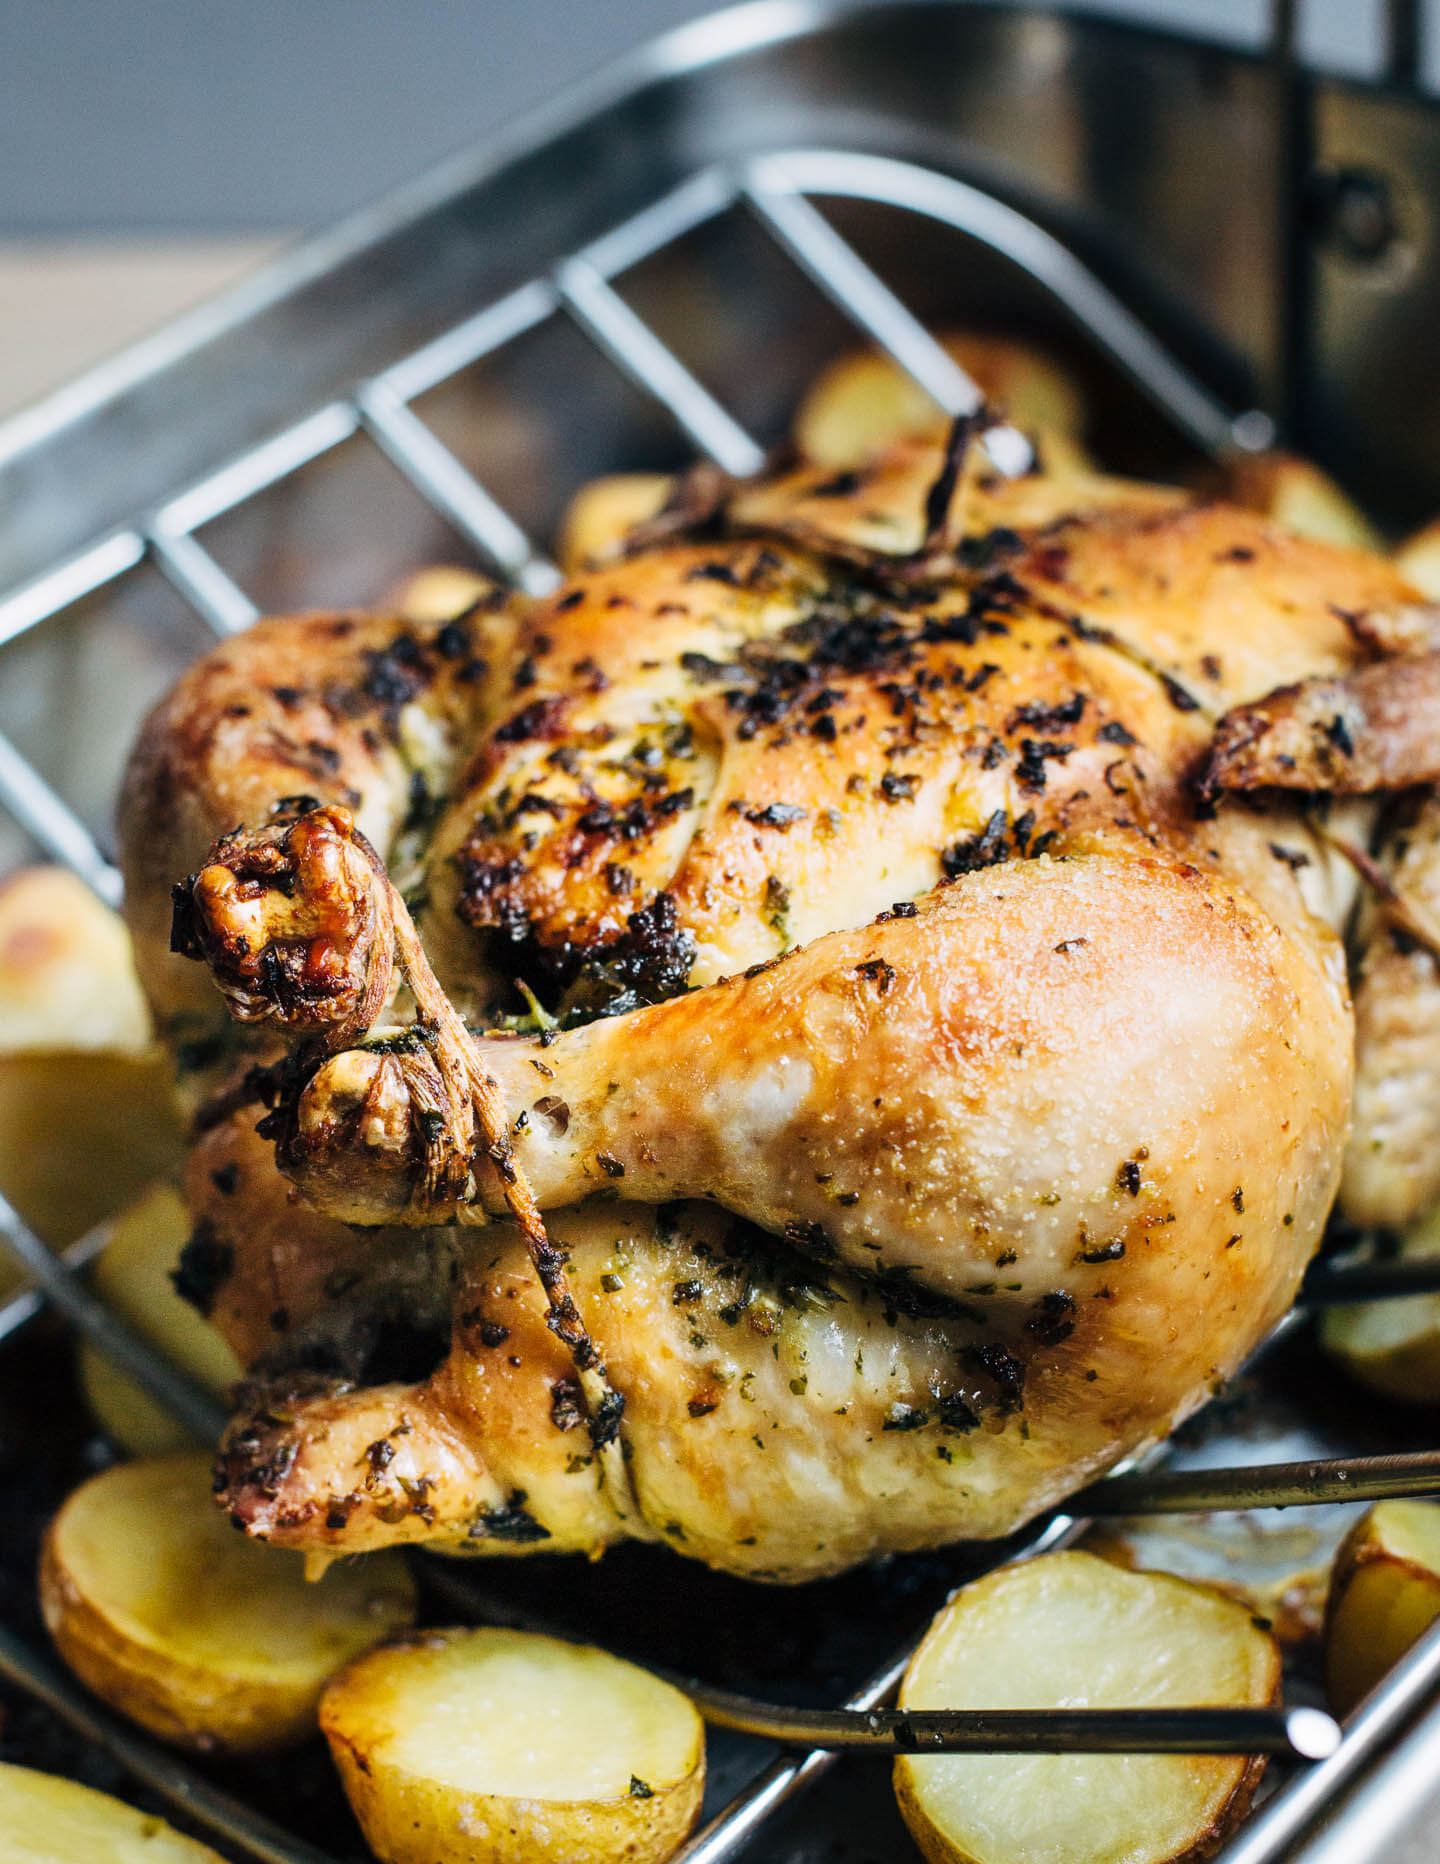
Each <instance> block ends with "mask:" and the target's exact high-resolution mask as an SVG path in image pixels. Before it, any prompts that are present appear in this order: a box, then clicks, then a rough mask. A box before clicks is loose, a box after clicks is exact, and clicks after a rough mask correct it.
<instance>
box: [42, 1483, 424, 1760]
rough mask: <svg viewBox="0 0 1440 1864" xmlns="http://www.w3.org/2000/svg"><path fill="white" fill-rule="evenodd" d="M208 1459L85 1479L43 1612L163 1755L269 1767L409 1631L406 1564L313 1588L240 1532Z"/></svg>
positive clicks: (65, 1651)
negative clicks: (185, 1752)
mask: <svg viewBox="0 0 1440 1864" xmlns="http://www.w3.org/2000/svg"><path fill="white" fill-rule="evenodd" d="M210 1487H211V1484H210V1458H209V1456H208V1455H207V1454H205V1453H204V1452H200V1451H185V1452H182V1453H178V1454H175V1455H172V1456H163V1457H154V1458H150V1459H147V1460H144V1461H140V1462H134V1463H122V1464H120V1465H118V1466H117V1467H116V1468H114V1469H107V1470H106V1471H105V1472H104V1473H103V1474H102V1475H98V1476H92V1477H91V1479H90V1480H89V1481H88V1482H85V1483H82V1485H81V1486H80V1487H79V1488H78V1489H77V1490H76V1491H75V1493H74V1494H73V1495H72V1496H71V1497H70V1498H69V1500H68V1501H67V1502H66V1503H65V1505H64V1507H63V1508H62V1509H61V1510H60V1512H59V1514H57V1515H56V1517H55V1519H54V1520H53V1521H52V1522H51V1524H50V1528H49V1532H48V1533H47V1534H46V1537H45V1544H44V1548H43V1551H42V1554H41V1560H40V1603H41V1606H42V1608H43V1610H44V1613H45V1622H46V1624H47V1625H48V1626H49V1628H50V1634H51V1636H52V1637H53V1638H54V1639H55V1643H56V1646H57V1648H58V1649H59V1651H60V1654H61V1656H62V1657H63V1658H64V1659H65V1661H66V1662H67V1663H68V1664H69V1665H70V1668H71V1669H72V1670H74V1672H75V1674H76V1675H77V1676H78V1677H79V1678H80V1679H81V1681H82V1682H84V1683H87V1684H88V1685H89V1687H90V1688H91V1689H93V1690H94V1691H95V1693H96V1695H98V1696H102V1697H103V1698H104V1699H105V1701H107V1702H109V1703H111V1704H113V1705H114V1707H115V1708H117V1709H120V1710H122V1711H123V1712H124V1713H125V1714H126V1715H128V1716H130V1717H131V1719H132V1720H134V1721H137V1722H139V1723H140V1724H141V1725H142V1726H143V1727H145V1728H149V1729H151V1730H153V1732H154V1733H156V1734H158V1735H161V1736H163V1737H164V1739H166V1740H167V1741H173V1742H175V1743H176V1744H177V1745H179V1746H182V1747H188V1748H194V1749H197V1750H200V1751H204V1752H216V1751H219V1752H224V1753H230V1754H253V1753H262V1752H266V1751H268V1750H271V1749H275V1748H283V1747H287V1746H290V1745H292V1744H293V1743H295V1742H297V1741H302V1740H304V1739H305V1738H306V1736H307V1735H309V1734H311V1733H313V1732H314V1728H315V1716H316V1705H317V1704H318V1702H319V1700H320V1693H321V1691H322V1690H323V1688H324V1687H325V1684H326V1682H327V1681H328V1679H329V1678H330V1677H331V1676H333V1675H334V1673H335V1672H336V1670H338V1669H339V1668H340V1666H341V1665H342V1664H344V1663H345V1662H347V1661H348V1660H349V1659H350V1658H351V1657H354V1656H356V1655H357V1654H358V1653H359V1652H360V1651H363V1650H366V1649H368V1648H369V1646H370V1645H372V1644H374V1643H376V1642H377V1641H378V1640H379V1639H381V1638H383V1637H386V1636H388V1635H390V1633H392V1632H394V1631H398V1630H401V1629H403V1628H404V1627H406V1626H408V1625H410V1624H413V1622H414V1619H415V1588H414V1582H413V1580H412V1579H411V1577H410V1572H409V1569H408V1567H407V1566H406V1565H405V1562H404V1561H403V1559H402V1558H401V1557H400V1556H399V1555H398V1554H388V1553H381V1554H367V1555H364V1556H362V1557H361V1558H360V1559H359V1560H356V1561H347V1562H345V1563H344V1564H342V1565H335V1566H332V1567H331V1568H330V1569H329V1571H328V1572H326V1574H325V1576H324V1578H323V1579H321V1580H319V1581H318V1582H317V1583H315V1584H310V1583H307V1581H306V1578H305V1563H304V1559H303V1557H302V1556H301V1555H300V1554H297V1553H290V1552H287V1551H284V1550H282V1549H279V1548H275V1547H266V1546H262V1545H261V1544H260V1543H259V1542H257V1541H253V1540H248V1539H246V1538H245V1537H244V1536H243V1535H240V1534H237V1533H236V1532H235V1530H234V1529H233V1528H232V1527H231V1525H230V1523H229V1521H228V1520H227V1519H226V1518H225V1516H224V1515H223V1514H222V1513H221V1512H220V1511H219V1509H217V1508H216V1506H215V1504H214V1501H213V1500H212V1498H211V1493H210Z"/></svg>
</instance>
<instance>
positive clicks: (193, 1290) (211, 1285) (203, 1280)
mask: <svg viewBox="0 0 1440 1864" xmlns="http://www.w3.org/2000/svg"><path fill="white" fill-rule="evenodd" d="M234 1267H235V1251H234V1249H233V1248H232V1247H231V1245H230V1244H229V1243H226V1242H222V1241H221V1239H220V1235H219V1232H218V1231H217V1230H216V1228H215V1225H214V1224H213V1223H212V1222H211V1221H210V1220H209V1218H208V1217H202V1218H201V1219H200V1221H199V1222H198V1223H197V1224H196V1225H195V1229H194V1232H193V1233H192V1235H191V1237H190V1240H189V1241H188V1242H187V1243H186V1244H185V1247H184V1248H183V1249H182V1250H181V1251H180V1260H179V1262H178V1264H177V1265H176V1267H175V1268H173V1269H172V1270H171V1271H170V1280H171V1281H172V1282H173V1283H174V1286H175V1292H176V1294H178V1295H179V1296H180V1298H181V1300H182V1301H188V1302H189V1303H190V1305H191V1306H192V1307H193V1308H194V1309H195V1310H196V1312H197V1313H199V1314H202V1315H203V1316H204V1317H205V1318H206V1319H207V1320H208V1319H209V1318H210V1315H211V1314H212V1312H213V1311H214V1308H215V1302H216V1300H217V1299H218V1298H219V1294H220V1290H221V1289H222V1288H223V1287H224V1286H225V1283H226V1282H227V1281H228V1280H229V1279H230V1275H231V1273H232V1271H233V1270H234Z"/></svg>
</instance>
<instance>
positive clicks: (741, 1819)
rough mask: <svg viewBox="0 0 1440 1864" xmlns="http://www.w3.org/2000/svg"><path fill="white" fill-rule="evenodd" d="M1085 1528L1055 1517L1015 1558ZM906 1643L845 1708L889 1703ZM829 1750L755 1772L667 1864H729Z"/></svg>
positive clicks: (812, 1777)
mask: <svg viewBox="0 0 1440 1864" xmlns="http://www.w3.org/2000/svg"><path fill="white" fill-rule="evenodd" d="M1088 1525H1089V1523H1088V1522H1086V1521H1082V1520H1079V1519H1077V1518H1075V1517H1072V1516H1070V1515H1056V1516H1054V1517H1052V1519H1051V1520H1050V1521H1048V1522H1047V1523H1046V1524H1045V1526H1044V1527H1043V1528H1042V1529H1041V1530H1040V1531H1039V1532H1038V1533H1037V1534H1036V1536H1035V1538H1034V1540H1032V1541H1031V1543H1030V1545H1029V1546H1028V1547H1026V1548H1025V1549H1024V1551H1023V1552H1022V1553H1021V1554H1019V1555H1018V1556H1017V1557H1018V1558H1020V1559H1033V1558H1034V1557H1035V1555H1036V1554H1040V1553H1053V1552H1055V1551H1057V1550H1058V1549H1059V1548H1062V1547H1068V1546H1069V1545H1070V1544H1071V1543H1072V1542H1073V1541H1076V1540H1078V1539H1079V1538H1080V1536H1081V1535H1082V1534H1083V1533H1084V1532H1085V1529H1086V1528H1087V1527H1088ZM914 1648H915V1646H914V1644H913V1643H908V1644H906V1645H905V1646H904V1647H903V1648H902V1649H900V1650H898V1651H896V1653H895V1654H894V1656H893V1657H891V1658H890V1659H889V1660H888V1661H887V1662H886V1663H885V1664H884V1665H883V1666H882V1667H881V1668H880V1669H879V1670H877V1671H876V1672H875V1673H874V1675H873V1676H871V1677H870V1678H868V1680H867V1681H866V1682H865V1683H864V1684H862V1686H861V1687H860V1688H859V1689H858V1690H856V1692H855V1694H854V1695H853V1696H851V1697H850V1698H849V1699H848V1700H847V1701H846V1702H845V1704H844V1707H846V1708H847V1709H873V1708H878V1707H879V1705H880V1704H881V1703H883V1702H888V1701H889V1700H890V1698H891V1697H892V1696H893V1695H894V1694H895V1691H896V1690H897V1689H898V1688H899V1687H900V1679H901V1677H902V1676H903V1675H904V1674H905V1666H906V1665H907V1664H908V1663H909V1661H910V1658H911V1656H912V1654H913V1652H914ZM839 1758H840V1756H839V1755H838V1754H837V1753H835V1752H834V1751H832V1750H827V1749H816V1750H814V1751H812V1752H811V1753H809V1754H804V1755H796V1754H791V1755H782V1756H781V1757H780V1758H779V1759H778V1760H775V1761H772V1762H771V1763H770V1765H769V1766H768V1767H766V1768H764V1769H763V1770H762V1771H761V1772H760V1773H758V1774H757V1775H756V1776H755V1778H754V1779H753V1780H752V1781H751V1782H750V1783H749V1785H748V1786H746V1787H744V1788H742V1789H741V1791H740V1792H739V1793H737V1794H736V1795H735V1797H734V1799H732V1800H731V1801H730V1804H729V1805H728V1806H726V1807H724V1808H723V1809H722V1810H721V1811H720V1812H718V1813H716V1815H715V1817H714V1818H713V1819H711V1821H710V1823H709V1824H708V1825H705V1826H703V1827H702V1828H701V1829H700V1830H699V1831H698V1832H696V1833H695V1835H694V1836H693V1837H692V1838H691V1839H690V1840H689V1842H688V1843H686V1844H683V1845H682V1846H681V1847H680V1849H679V1850H678V1851H677V1852H676V1853H675V1856H674V1858H673V1859H672V1860H671V1864H729V1860H730V1859H732V1858H734V1857H735V1856H736V1855H737V1854H738V1853H739V1852H740V1851H741V1850H742V1849H743V1848H744V1846H745V1845H746V1844H748V1843H749V1841H750V1839H752V1838H753V1837H754V1836H755V1834H756V1832H758V1831H759V1830H760V1828H761V1827H762V1826H763V1825H765V1824H766V1822H767V1821H768V1820H769V1819H771V1818H772V1817H773V1816H774V1815H775V1813H777V1812H778V1811H779V1810H780V1808H781V1807H782V1806H784V1805H786V1804H788V1803H789V1801H790V1800H792V1799H794V1798H796V1797H798V1795H799V1794H801V1793H803V1792H805V1791H806V1790H807V1789H808V1788H809V1787H811V1786H814V1785H815V1783H816V1782H817V1781H818V1780H820V1779H821V1778H822V1777H823V1776H824V1775H825V1774H827V1773H828V1772H829V1771H830V1769H831V1768H832V1767H833V1766H834V1765H835V1763H836V1761H837V1760H839Z"/></svg>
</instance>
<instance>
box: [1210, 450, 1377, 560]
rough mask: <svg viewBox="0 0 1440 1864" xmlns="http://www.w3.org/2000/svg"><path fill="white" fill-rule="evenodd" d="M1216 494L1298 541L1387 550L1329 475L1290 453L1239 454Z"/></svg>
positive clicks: (1362, 513)
mask: <svg viewBox="0 0 1440 1864" xmlns="http://www.w3.org/2000/svg"><path fill="white" fill-rule="evenodd" d="M1220 489H1221V491H1222V493H1223V495H1224V496H1225V497H1226V498H1228V499H1230V500H1231V501H1232V502H1233V503H1234V504H1236V505H1243V506H1244V507H1245V508H1246V510H1247V511H1258V512H1260V513H1262V514H1263V515H1264V516H1265V517H1267V518H1271V519H1273V520H1274V522H1275V523H1276V524H1278V525H1279V526H1280V528H1281V529H1282V530H1286V531H1293V532H1294V533H1295V535H1296V536H1297V537H1314V538H1317V539H1318V540H1319V541H1320V542H1321V543H1323V544H1340V545H1343V546H1345V547H1346V548H1348V549H1351V550H1383V549H1384V547H1385V546H1384V540H1383V539H1382V538H1381V536H1380V533H1379V532H1378V531H1377V530H1376V529H1375V526H1374V525H1373V524H1371V522H1370V520H1369V519H1368V518H1367V517H1366V516H1365V514H1364V512H1362V511H1361V509H1360V507H1359V506H1358V505H1357V504H1356V503H1355V501H1354V500H1353V499H1352V498H1351V497H1350V495H1349V494H1348V493H1347V492H1343V491H1341V489H1340V487H1339V486H1338V485H1337V484H1336V483H1335V481H1334V480H1333V479H1332V478H1331V477H1330V475H1329V473H1327V472H1324V471H1322V470H1321V468H1320V467H1318V466H1316V465H1314V464H1313V463H1312V462H1311V461H1310V460H1306V459H1301V458H1299V457H1298V456H1297V455H1296V454H1294V453H1279V452H1275V453H1240V454H1237V455H1236V456H1235V457H1234V458H1233V459H1232V460H1230V461H1228V462H1227V464H1226V468H1225V472H1224V476H1223V479H1222V482H1221V487H1220ZM1407 574H1408V572H1407Z"/></svg>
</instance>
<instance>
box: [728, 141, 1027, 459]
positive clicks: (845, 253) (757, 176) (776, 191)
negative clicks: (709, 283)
mask: <svg viewBox="0 0 1440 1864" xmlns="http://www.w3.org/2000/svg"><path fill="white" fill-rule="evenodd" d="M744 192H745V198H746V200H747V201H748V202H749V204H750V206H751V208H752V209H753V210H754V212H755V213H756V214H757V215H758V216H759V218H760V220H761V221H762V222H763V224H764V225H765V226H766V227H768V228H769V230H770V232H771V233H772V234H773V235H774V237H775V238H776V239H777V240H778V241H779V242H780V244H781V245H782V246H783V247H784V248H785V250H786V251H787V252H788V253H789V254H790V256H791V257H792V258H793V259H794V260H795V261H796V263H797V264H798V265H799V266H800V267H801V268H802V270H803V271H804V272H805V273H806V274H807V275H808V276H809V277H810V278H811V279H813V280H814V282H815V283H816V284H817V285H818V286H819V287H820V288H821V290H822V291H824V292H825V294H826V296H827V297H829V298H830V299H831V301H832V302H833V303H835V304H837V305H838V306H839V307H840V309H841V310H842V311H844V312H845V313H846V314H847V315H848V316H849V317H850V318H851V319H852V320H853V321H854V322H855V323H857V324H859V325H860V327H861V328H862V329H863V330H867V331H868V332H869V333H870V335H871V336H872V337H873V338H874V339H875V341H876V342H877V343H878V344H879V345H880V346H881V348H882V349H884V350H885V351H886V352H887V353H888V354H889V355H890V357H891V358H892V359H893V360H894V361H895V362H897V363H898V364H899V365H900V367H901V368H902V369H903V370H904V371H905V373H906V374H907V375H908V376H909V377H910V378H911V379H912V380H913V381H915V382H917V383H918V384H919V385H920V387H921V388H923V389H924V390H925V393H926V394H927V395H929V397H930V398H931V400H932V401H934V402H935V403H936V405H937V406H938V407H939V408H940V409H941V410H942V411H943V412H944V413H946V414H948V415H950V416H951V418H952V419H953V418H954V417H956V416H959V415H967V414H975V413H977V412H978V411H979V409H980V408H981V407H982V406H983V405H984V401H985V397H984V395H983V393H982V392H981V390H980V387H979V385H978V384H977V383H976V382H975V381H974V379H973V378H972V377H971V376H969V375H967V374H966V372H965V371H964V370H963V369H962V368H961V367H960V365H959V363H957V362H956V361H955V359H954V357H953V356H951V355H950V354H949V353H948V352H947V351H946V350H945V349H943V348H942V347H941V345H940V344H939V343H937V342H936V341H935V339H934V337H932V336H931V335H930V332H929V331H928V330H927V329H926V328H925V326H924V325H923V324H922V323H921V322H920V320H919V319H918V318H917V317H916V316H915V315H914V314H913V313H912V312H911V311H909V310H908V309H907V308H906V307H905V305H904V304H902V303H901V302H900V300H899V298H897V297H896V296H895V294H894V292H893V291H891V289H890V287H889V286H888V285H886V284H884V283H883V282H882V281H881V280H880V279H879V278H878V277H877V276H876V274H875V273H874V272H872V271H871V269H870V267H869V266H868V265H866V263H865V261H864V260H863V259H862V258H861V257H860V255H859V253H857V252H856V251H855V249H854V247H853V246H851V245H850V244H849V242H848V241H847V240H844V239H842V238H841V237H840V235H839V234H838V233H837V232H836V231H835V229H834V227H832V226H831V225H830V223H829V221H828V220H826V219H825V217H824V215H823V214H821V213H819V212H818V211H817V209H816V208H815V207H814V206H813V205H812V204H811V202H810V201H809V200H807V199H806V197H805V195H804V194H802V193H801V192H799V191H798V190H797V189H796V187H795V186H794V184H793V183H792V181H791V180H790V176H789V172H788V170H787V168H786V165H785V162H784V160H783V159H775V160H765V159H763V158H762V159H761V160H760V161H758V162H752V163H751V164H750V165H749V167H748V168H747V170H746V171H745V181H744ZM983 444H984V446H985V448H986V451H987V452H988V453H989V454H990V457H991V459H992V461H993V462H994V464H995V465H996V466H997V467H998V468H999V469H1000V471H1002V472H1005V473H1010V474H1014V473H1020V472H1025V471H1027V470H1028V469H1029V468H1030V466H1032V465H1033V464H1034V457H1035V455H1034V450H1033V448H1032V447H1031V445H1030V443H1029V441H1028V440H1026V438H1025V437H1024V435H1023V434H1021V433H1019V432H1017V431H1016V429H1014V428H1013V427H1007V428H997V429H995V430H994V431H992V432H990V433H987V434H986V435H985V438H984V442H983Z"/></svg>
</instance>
